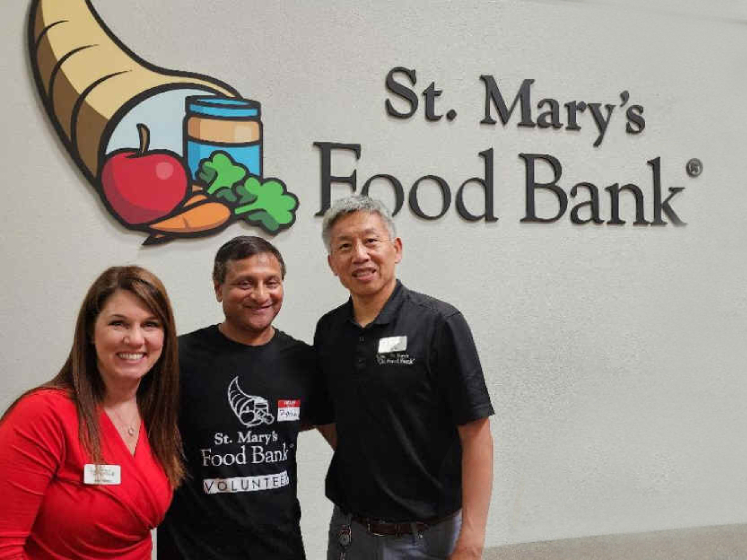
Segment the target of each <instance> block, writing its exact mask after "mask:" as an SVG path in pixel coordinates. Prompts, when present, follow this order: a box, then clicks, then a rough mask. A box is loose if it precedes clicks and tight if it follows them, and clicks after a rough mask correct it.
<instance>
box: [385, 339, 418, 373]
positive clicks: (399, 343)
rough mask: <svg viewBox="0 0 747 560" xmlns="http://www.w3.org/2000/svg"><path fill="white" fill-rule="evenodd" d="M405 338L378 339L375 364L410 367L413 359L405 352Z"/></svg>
mask: <svg viewBox="0 0 747 560" xmlns="http://www.w3.org/2000/svg"><path fill="white" fill-rule="evenodd" d="M405 350H407V337H406V336H387V337H386V338H380V339H379V348H378V354H376V363H378V364H379V365H380V366H383V365H395V366H411V365H412V364H413V363H414V362H415V358H413V357H411V356H410V355H409V354H408V353H407V352H405Z"/></svg>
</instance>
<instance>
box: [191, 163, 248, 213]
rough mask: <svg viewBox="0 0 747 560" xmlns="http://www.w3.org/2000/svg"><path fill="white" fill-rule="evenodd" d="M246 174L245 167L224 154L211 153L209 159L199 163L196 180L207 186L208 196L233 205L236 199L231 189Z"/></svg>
mask: <svg viewBox="0 0 747 560" xmlns="http://www.w3.org/2000/svg"><path fill="white" fill-rule="evenodd" d="M247 173H248V171H247V169H246V167H244V166H243V165H241V164H237V163H235V162H234V161H233V159H232V158H231V156H230V155H228V154H227V153H226V152H221V151H217V152H213V155H212V156H211V157H210V159H204V160H202V161H201V162H200V168H199V170H198V172H197V178H198V179H200V180H201V181H203V182H204V183H205V184H206V185H208V189H207V194H208V195H215V197H216V198H225V199H226V200H228V201H229V202H234V203H235V202H236V201H237V198H236V195H235V194H234V193H233V191H232V190H231V187H233V186H234V185H235V184H236V183H238V182H240V181H243V180H244V177H246V176H247ZM221 189H225V190H221ZM218 191H220V192H218Z"/></svg>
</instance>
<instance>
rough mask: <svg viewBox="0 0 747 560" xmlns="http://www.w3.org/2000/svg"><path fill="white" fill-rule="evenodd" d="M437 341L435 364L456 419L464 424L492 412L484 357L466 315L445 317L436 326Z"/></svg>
mask: <svg viewBox="0 0 747 560" xmlns="http://www.w3.org/2000/svg"><path fill="white" fill-rule="evenodd" d="M433 343H434V348H433V353H432V356H434V357H435V359H434V363H433V365H432V367H434V368H435V370H436V372H437V377H438V380H439V384H440V387H441V391H442V394H443V397H444V399H445V400H446V402H447V403H448V404H449V407H450V409H451V414H452V416H453V418H454V421H455V423H456V424H457V425H462V424H466V423H468V422H471V421H473V420H478V419H480V418H486V417H488V416H490V415H492V414H493V413H494V412H493V405H492V404H491V402H490V395H489V394H488V389H487V387H486V386H485V376H484V375H483V371H482V366H481V365H480V357H479V356H478V355H477V348H476V347H475V341H474V339H473V338H472V332H471V331H470V328H469V325H467V321H465V319H464V316H462V314H461V313H459V312H456V313H453V314H450V315H448V316H446V317H444V318H443V320H442V321H441V322H440V324H439V325H437V327H436V332H435V336H434V339H433Z"/></svg>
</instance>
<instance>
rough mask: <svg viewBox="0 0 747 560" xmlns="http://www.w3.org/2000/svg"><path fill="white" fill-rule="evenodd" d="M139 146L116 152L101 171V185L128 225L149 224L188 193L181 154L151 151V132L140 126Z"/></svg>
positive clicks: (108, 200)
mask: <svg viewBox="0 0 747 560" xmlns="http://www.w3.org/2000/svg"><path fill="white" fill-rule="evenodd" d="M137 128H138V132H139V133H140V149H138V150H135V149H131V148H125V149H122V150H117V151H116V152H113V153H112V154H111V155H110V156H109V157H108V158H107V159H106V162H105V163H104V167H103V169H102V170H101V186H102V188H103V190H104V196H105V197H106V200H107V202H108V203H109V206H110V207H111V209H112V210H113V211H114V213H115V214H116V215H117V216H119V218H120V219H121V220H122V221H123V222H124V223H126V224H130V225H137V224H146V223H148V222H152V221H153V220H157V219H158V218H162V217H163V216H166V215H167V214H169V213H170V212H171V211H172V210H173V209H174V208H176V207H177V206H178V205H179V203H180V202H182V200H184V197H185V196H186V194H187V189H188V187H189V174H188V171H187V169H186V167H185V165H184V162H183V161H182V159H181V158H180V157H179V155H178V154H175V153H174V152H170V151H168V150H151V151H148V141H149V138H150V132H149V131H148V127H147V126H145V125H144V124H138V125H137Z"/></svg>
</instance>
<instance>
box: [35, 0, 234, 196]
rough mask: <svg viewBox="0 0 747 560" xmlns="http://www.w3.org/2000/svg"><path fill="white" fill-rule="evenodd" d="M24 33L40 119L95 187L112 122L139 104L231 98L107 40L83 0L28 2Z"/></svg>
mask: <svg viewBox="0 0 747 560" xmlns="http://www.w3.org/2000/svg"><path fill="white" fill-rule="evenodd" d="M28 35H29V53H30V55H31V65H32V67H33V70H34V77H35V79H36V84H37V86H38V88H39V93H40V95H41V97H42V100H43V101H44V105H45V107H46V109H47V113H48V114H49V117H50V118H51V120H52V122H53V123H54V125H55V128H56V129H57V132H58V133H59V134H60V137H61V138H62V140H63V142H65V144H66V146H67V148H68V150H69V151H70V154H71V155H72V156H73V158H74V159H75V161H76V163H77V164H78V166H79V167H80V168H81V170H82V171H83V172H84V173H85V175H86V177H87V178H88V180H89V181H91V182H92V183H93V184H94V186H97V183H96V179H97V177H98V174H99V167H100V165H101V164H102V161H103V158H104V156H105V155H106V154H105V150H106V145H107V143H108V140H109V137H110V136H111V134H112V132H113V130H114V128H115V126H116V124H117V123H118V122H119V121H120V120H121V118H122V117H123V116H124V115H125V114H127V112H128V111H129V110H130V109H131V108H132V107H134V106H135V105H137V104H138V103H139V102H140V101H142V100H144V99H146V98H147V97H150V96H151V95H154V94H156V93H159V92H162V91H166V90H171V89H201V90H204V91H207V92H210V93H215V94H219V95H224V96H228V97H234V96H238V92H237V91H236V90H234V89H233V88H232V87H231V86H229V85H227V84H225V83H223V82H220V81H218V80H215V79H213V78H210V77H208V76H202V75H199V74H192V73H187V72H179V71H173V70H165V69H163V68H159V67H157V66H154V65H153V64H150V63H148V62H146V61H144V60H142V59H141V58H139V57H138V56H137V55H136V54H134V53H133V52H132V51H130V50H129V49H128V48H127V47H126V46H125V45H123V44H122V43H121V42H120V41H119V39H118V38H117V37H116V36H114V34H113V33H112V32H111V31H110V30H109V28H108V27H107V26H106V25H105V24H104V22H103V21H102V20H101V18H100V17H99V15H98V13H96V11H95V10H94V8H93V6H92V5H91V3H90V1H86V0H32V4H31V11H30V15H29V30H28Z"/></svg>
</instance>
